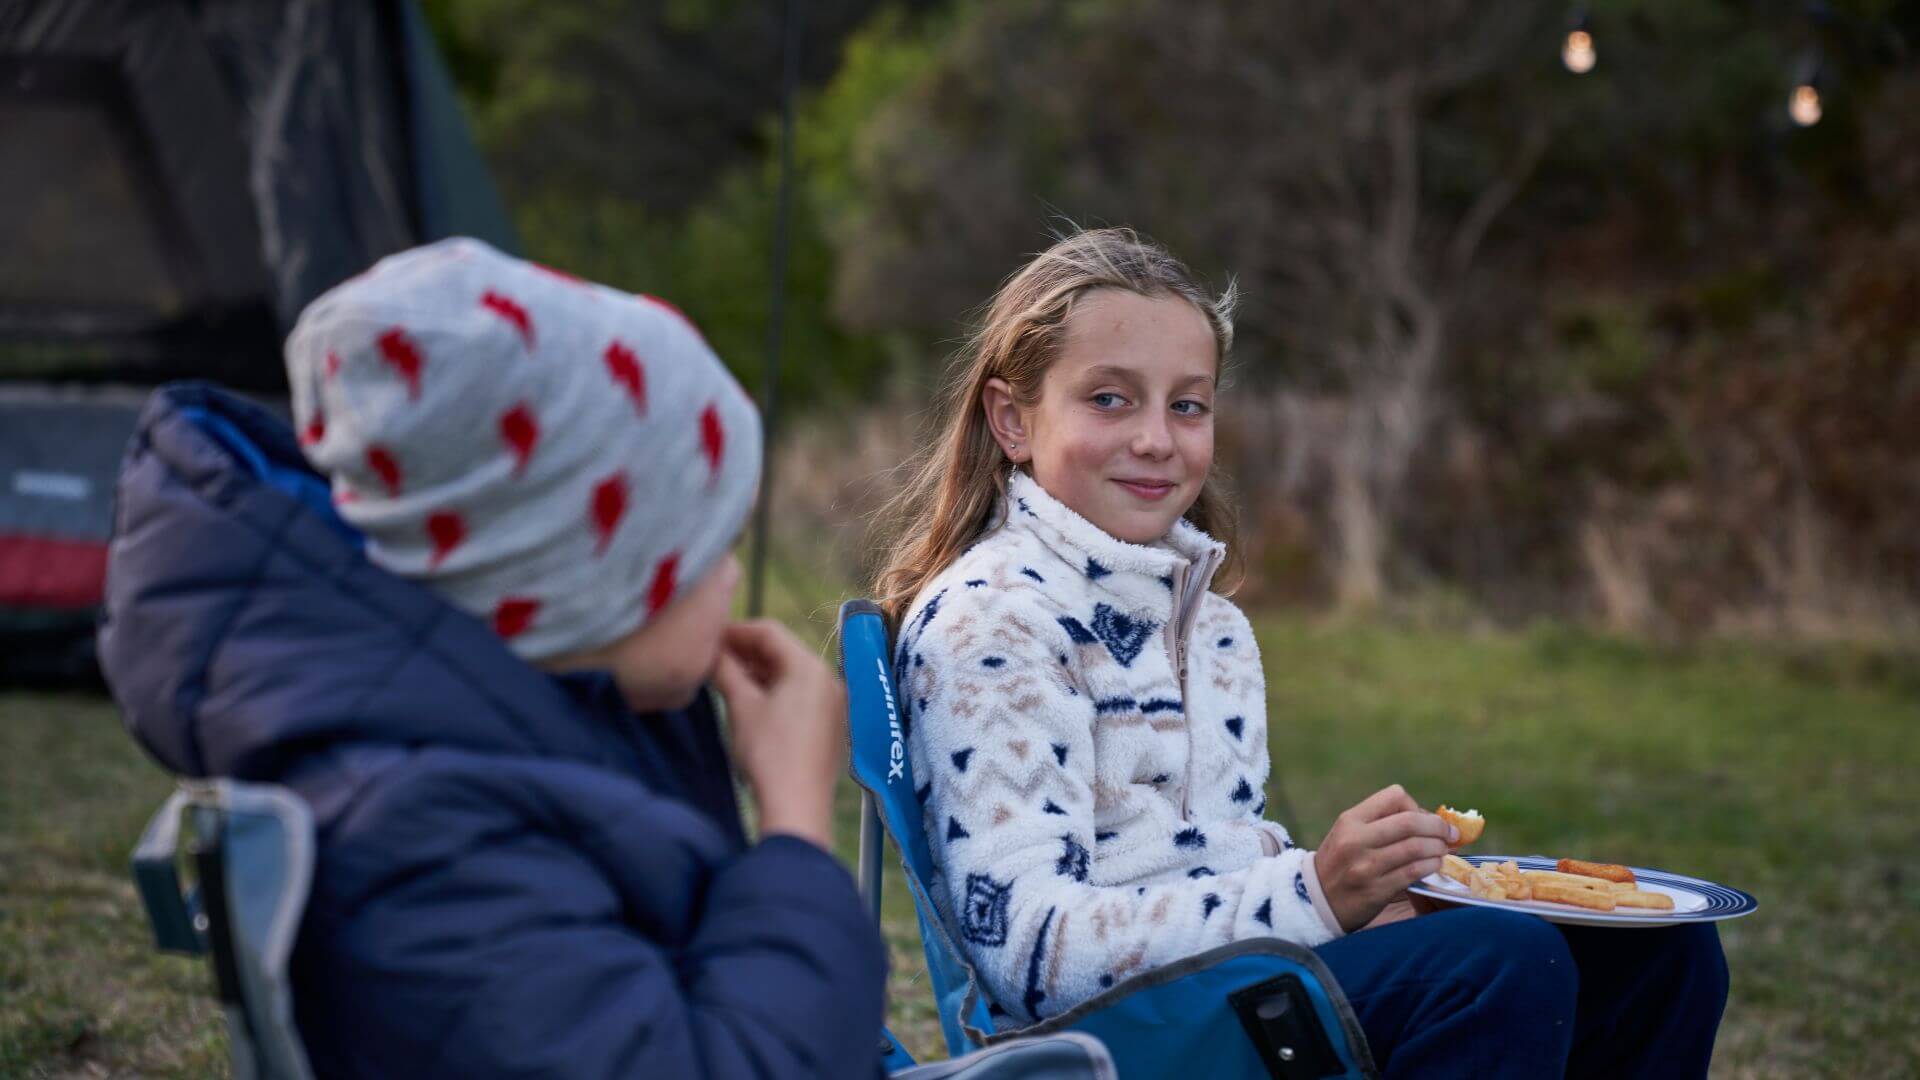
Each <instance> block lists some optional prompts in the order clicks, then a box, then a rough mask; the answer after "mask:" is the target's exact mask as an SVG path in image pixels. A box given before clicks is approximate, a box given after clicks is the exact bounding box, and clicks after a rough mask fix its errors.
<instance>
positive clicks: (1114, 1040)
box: [839, 600, 1377, 1078]
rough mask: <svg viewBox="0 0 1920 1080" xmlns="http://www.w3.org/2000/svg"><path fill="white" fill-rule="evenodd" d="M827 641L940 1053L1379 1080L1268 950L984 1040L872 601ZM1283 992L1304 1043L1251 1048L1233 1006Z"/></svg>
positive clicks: (986, 1028) (1228, 948)
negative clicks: (1082, 1058) (933, 1010)
mask: <svg viewBox="0 0 1920 1080" xmlns="http://www.w3.org/2000/svg"><path fill="white" fill-rule="evenodd" d="M839 641H840V662H841V669H842V674H843V675H844V676H845V678H846V682H847V708H848V725H847V726H848V739H849V742H850V744H851V745H850V753H849V763H850V770H851V772H852V774H853V779H854V781H855V782H856V783H857V784H859V785H860V787H861V788H862V789H864V791H865V792H866V798H865V801H864V806H865V810H864V813H866V814H868V815H871V816H872V817H873V818H875V819H877V820H878V822H879V824H880V825H881V826H882V827H883V828H884V829H885V831H886V832H887V834H888V835H889V836H891V837H892V839H893V841H894V844H895V846H896V848H897V849H898V850H899V852H900V856H901V867H902V870H903V871H904V873H905V876H906V884H907V888H908V891H909V893H910V894H911V895H912V897H913V902H914V909H915V914H916V915H917V917H918V919H919V923H920V937H921V943H922V945H923V947H924V948H925V951H926V959H927V971H928V974H929V976H930V979H931V981H932V984H933V992H934V997H935V999H936V1006H937V1008H938V1011H939V1015H940V1025H941V1030H942V1032H943V1033H944V1034H945V1036H946V1040H947V1048H948V1051H949V1052H950V1053H951V1054H953V1055H954V1056H955V1057H956V1058H957V1057H959V1056H960V1055H962V1054H966V1053H968V1052H971V1051H975V1050H978V1049H980V1048H982V1047H989V1046H995V1045H1000V1044H1003V1043H1005V1042H1007V1041H1008V1040H1011V1039H1014V1038H1019V1037H1034V1036H1041V1035H1050V1034H1058V1033H1062V1032H1067V1031H1074V1032H1080V1033H1084V1034H1090V1035H1093V1036H1095V1037H1097V1038H1099V1039H1100V1040H1101V1041H1102V1042H1104V1043H1105V1045H1106V1046H1107V1047H1108V1049H1109V1050H1110V1051H1111V1052H1112V1054H1113V1057H1114V1060H1115V1061H1116V1062H1117V1063H1118V1066H1119V1069H1120V1071H1121V1072H1123V1073H1126V1074H1127V1075H1177V1074H1179V1073H1181V1072H1193V1071H1196V1070H1198V1071H1199V1072H1201V1073H1204V1075H1207V1076H1244V1077H1288V1078H1291V1077H1294V1076H1312V1075H1332V1076H1345V1077H1371V1076H1375V1075H1377V1072H1376V1070H1375V1067H1374V1063H1373V1059H1372V1056H1371V1054H1370V1053H1369V1051H1368V1048H1367V1043H1366V1037H1365V1035H1364V1033H1363V1032H1362V1031H1361V1029H1360V1024H1359V1021H1358V1020H1357V1019H1356V1018H1355V1016H1354V1013H1353V1009H1352V1008H1351V1006H1349V1005H1348V1003H1347V1000H1346V996H1345V994H1344V993H1342V992H1341V990H1340V987H1339V984H1338V983H1337V982H1336V981H1335V980H1334V979H1333V977H1332V975H1331V974H1330V973H1329V972H1328V971H1327V969H1326V966H1325V965H1324V964H1323V963H1322V962H1321V961H1320V958H1319V957H1318V956H1317V955H1315V954H1314V953H1313V951H1312V950H1310V949H1307V948H1304V947H1302V946H1299V945H1296V944H1293V943H1291V942H1286V941H1281V940H1278V939H1272V940H1263V941H1241V942H1235V943H1232V944H1229V945H1225V946H1222V947H1220V948H1216V949H1211V950H1208V951H1207V952H1204V953H1200V954H1198V955H1196V956H1193V957H1190V958H1188V959H1187V960H1185V961H1182V962H1180V963H1177V964H1170V965H1167V966H1165V967H1162V968H1158V969H1155V970H1153V971H1148V972H1144V973H1142V974H1140V975H1137V976H1135V977H1133V978H1131V979H1128V980H1126V981H1124V982H1122V983H1119V984H1117V985H1115V986H1114V987H1112V988H1111V989H1108V990H1106V991H1104V992H1102V993H1101V994H1100V995H1099V996H1097V997H1095V998H1093V999H1091V1000H1089V1001H1086V1002H1083V1003H1081V1004H1080V1005H1079V1006H1076V1007H1075V1008H1073V1009H1070V1010H1068V1011H1067V1012H1065V1013H1062V1014H1060V1015H1059V1016H1055V1017H1051V1018H1048V1019H1047V1020H1045V1021H1044V1022H1042V1023H1039V1024H1034V1025H1030V1026H1028V1027H1025V1028H1019V1029H1011V1030H1004V1031H1003V1030H996V1028H995V1026H994V1023H993V1017H992V1016H991V1014H990V1009H989V1002H988V1001H987V999H986V995H985V993H984V992H983V991H982V990H981V988H980V985H979V981H978V979H977V977H976V976H975V973H974V972H973V970H972V968H971V967H970V966H969V965H968V964H967V962H966V960H965V957H964V955H963V954H962V953H961V951H960V950H959V948H958V946H957V945H956V941H955V938H954V936H953V934H952V933H951V932H950V931H949V928H948V927H947V925H946V922H945V920H944V918H943V917H942V915H941V913H940V909H939V908H938V906H937V905H936V904H935V903H934V902H933V899H932V895H933V894H932V892H931V891H930V885H931V883H932V881H933V878H934V867H933V856H932V851H931V849H930V848H929V846H928V843H927V838H926V833H925V830H924V828H923V826H922V821H921V815H920V797H919V795H918V794H917V790H918V789H917V788H916V786H915V783H914V777H913V765H912V762H911V761H910V760H909V758H908V755H907V751H906V738H907V732H906V730H905V728H904V727H903V725H902V723H901V719H900V709H899V706H898V699H897V697H896V695H895V688H894V684H893V676H892V671H891V669H890V667H889V666H888V659H889V656H890V655H891V650H890V648H889V637H888V630H887V626H886V620H885V617H884V615H883V614H882V612H881V610H880V608H879V606H878V605H876V604H874V603H873V602H872V601H870V600H850V601H848V602H846V603H845V604H843V605H842V606H841V608H840V618H839ZM878 831H879V830H877V829H873V828H869V827H863V829H862V836H863V838H869V837H874V838H876V839H877V833H878ZM880 861H881V859H880V852H879V845H878V843H877V842H874V843H870V844H863V847H862V851H861V853H860V863H861V865H860V879H861V884H862V887H863V888H865V889H867V890H869V892H868V895H869V897H870V898H871V897H876V896H877V895H878V889H879V884H880V876H881V873H880ZM1282 982H1286V983H1287V984H1288V985H1289V986H1291V987H1294V988H1296V990H1295V991H1293V992H1294V993H1295V994H1296V995H1297V996H1293V997H1288V998H1286V999H1285V1000H1287V1001H1297V1002H1298V1003H1299V1004H1300V1006H1302V1008H1300V1009H1298V1010H1296V1011H1297V1012H1299V1013H1301V1014H1302V1015H1298V1016H1295V1017H1293V1018H1291V1019H1292V1020H1293V1021H1294V1022H1296V1023H1297V1024H1298V1025H1303V1026H1296V1027H1293V1028H1286V1029H1285V1030H1289V1031H1292V1032H1294V1033H1295V1034H1296V1035H1299V1036H1303V1038H1302V1039H1299V1040H1296V1041H1300V1042H1302V1045H1300V1046H1297V1047H1296V1046H1293V1045H1286V1046H1284V1048H1282V1046H1281V1045H1279V1044H1277V1043H1276V1044H1273V1045H1271V1046H1268V1047H1265V1048H1263V1047H1262V1046H1260V1045H1257V1044H1256V1038H1259V1036H1256V1035H1255V1034H1254V1033H1253V1032H1252V1030H1251V1028H1252V1027H1253V1026H1254V1023H1255V1022H1254V1021H1253V1020H1251V1019H1244V1018H1243V1015H1242V1010H1239V1009H1236V1007H1235V1006H1234V1005H1233V1004H1232V999H1233V997H1234V995H1236V994H1245V993H1255V992H1258V991H1259V990H1260V989H1261V988H1263V987H1270V986H1277V985H1279V984H1280V983H1282ZM1276 1000H1278V999H1276ZM1274 1011H1276V1010H1275V1009H1274V1008H1273V1007H1269V1012H1274ZM1248 1015H1252V1014H1251V1013H1249V1014H1248ZM1259 1015H1261V1016H1266V1015H1268V1013H1264V1012H1263V1013H1260V1014H1259ZM1270 1030H1282V1029H1280V1028H1275V1029H1270ZM1269 1041H1270V1040H1269ZM1307 1042H1311V1043H1313V1044H1314V1047H1317V1048H1318V1049H1319V1050H1321V1051H1322V1053H1321V1054H1319V1055H1315V1054H1313V1053H1310V1052H1309V1051H1310V1050H1311V1049H1313V1047H1309V1046H1307V1045H1305V1043H1307ZM1316 1058H1318V1060H1321V1061H1324V1062H1325V1071H1318V1072H1316V1071H1311V1069H1312V1067H1313V1063H1314V1062H1315V1060H1316Z"/></svg>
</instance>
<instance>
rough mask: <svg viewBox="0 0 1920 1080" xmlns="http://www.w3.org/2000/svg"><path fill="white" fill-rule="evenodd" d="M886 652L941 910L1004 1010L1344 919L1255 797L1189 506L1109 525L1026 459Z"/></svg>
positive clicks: (1254, 691) (1240, 708)
mask: <svg viewBox="0 0 1920 1080" xmlns="http://www.w3.org/2000/svg"><path fill="white" fill-rule="evenodd" d="M1008 491H1009V498H1008V505H1007V506H1006V507H1005V508H1004V510H1003V513H1002V515H1001V518H1002V520H1001V523H1000V524H999V525H998V527H996V528H995V529H993V530H991V531H990V532H989V533H988V535H987V536H986V537H985V538H984V539H982V540H980V541H979V542H978V543H976V544H975V545H974V546H973V547H972V548H970V549H968V551H967V552H966V553H965V554H964V555H962V556H961V557H960V558H959V559H958V560H957V561H956V562H955V563H954V564H953V565H952V566H951V567H949V568H947V570H945V571H944V572H943V573H941V574H940V575H938V576H937V577H935V578H934V579H933V580H932V581H931V582H929V583H928V584H927V586H926V587H925V588H924V589H923V590H922V591H921V593H920V595H919V596H918V597H917V598H916V599H915V601H914V603H913V606H912V607H911V608H910V609H909V610H908V613H907V616H906V618H905V619H904V620H903V624H902V628H901V631H900V634H899V646H898V649H897V651H896V653H895V667H896V671H895V674H896V677H897V682H898V685H899V686H901V687H902V688H903V696H904V697H905V698H906V706H907V709H906V715H907V723H908V734H907V742H908V750H909V753H910V754H911V755H912V762H913V770H914V776H915V778H916V780H917V782H918V783H919V784H920V789H919V792H918V794H919V796H920V802H921V806H922V808H923V812H924V815H925V819H924V820H925V826H926V830H927V837H928V840H929V841H930V844H931V847H932V850H933V857H934V863H935V865H936V880H935V882H934V883H933V885H932V886H931V889H932V891H933V893H934V894H935V896H936V897H937V898H938V899H939V900H940V901H942V902H944V903H945V904H946V905H947V910H946V911H945V912H944V914H945V915H946V917H947V921H948V925H950V926H952V927H955V928H956V929H957V930H958V931H959V934H960V939H961V942H962V948H963V949H964V950H965V951H966V953H967V956H968V959H969V960H971V962H972V963H973V966H974V968H975V970H976V971H978V972H979V974H980V976H981V978H982V980H983V982H984V988H985V990H986V992H987V995H988V997H989V998H990V999H991V1000H992V1002H993V1003H994V1004H995V1006H997V1009H996V1011H997V1012H1004V1013H1007V1014H1011V1015H1012V1016H1013V1017H1014V1018H1015V1019H1017V1020H1019V1021H1023V1022H1024V1021H1032V1020H1038V1019H1041V1018H1044V1017H1046V1016H1052V1015H1056V1014H1058V1013H1060V1012H1062V1011H1064V1010H1066V1009H1068V1008H1071V1007H1072V1006H1074V1005H1076V1004H1078V1003H1079V1002H1081V1001H1084V1000H1086V999H1087V998H1089V997H1092V996H1093V995H1095V994H1097V993H1099V992H1100V991H1101V990H1102V989H1104V988H1106V987H1108V986H1111V985H1113V984H1114V983H1115V982H1116V981H1119V980H1122V979H1125V978H1127V977H1129V976H1131V975H1134V974H1136V973H1138V972H1140V971H1143V970H1146V969H1149V968H1154V967H1159V966H1161V965H1163V964H1167V963H1170V962H1173V961H1175V960H1180V959H1183V958H1185V957H1188V956H1191V955H1193V954H1195V953H1198V952H1201V951H1204V950H1206V949H1208V948H1211V947H1213V946H1216V945H1221V944H1225V943H1226V942H1229V941H1236V940H1240V939H1243V938H1254V937H1281V938H1285V939H1287V940H1290V941H1295V942H1298V943H1300V944H1303V945H1309V946H1311V945H1317V944H1320V943H1321V942H1324V941H1327V940H1329V939H1330V938H1332V937H1334V936H1337V934H1338V933H1339V928H1338V924H1337V923H1336V922H1335V921H1334V919H1333V917H1332V915H1331V913H1330V911H1329V910H1328V909H1327V907H1326V904H1325V900H1324V898H1323V897H1322V896H1321V895H1320V891H1319V881H1318V879H1317V877H1316V876H1315V874H1314V870H1313V860H1312V858H1311V853H1309V852H1307V851H1305V850H1303V849H1301V848H1297V847H1295V846H1293V844H1292V842H1291V841H1290V840H1289V839H1288V837H1287V831H1286V830H1285V829H1284V828H1282V827H1281V826H1279V825H1278V824H1275V823H1273V822H1270V821H1265V820H1263V819H1262V817H1261V814H1262V813H1263V812H1264V811H1265V809H1266V797H1265V795H1264V794H1263V789H1264V786H1265V783H1266V779H1267V725H1266V680H1265V679H1264V677H1263V676H1262V674H1261V670H1260V653H1259V650H1258V648H1257V647H1256V646H1255V645H1254V640H1253V631H1252V628H1251V627H1250V626H1249V625H1248V623H1247V620H1246V617H1245V616H1244V615H1242V614H1241V613H1240V610H1239V609H1238V608H1236V607H1234V606H1233V604H1232V603H1230V602H1229V601H1227V600H1226V599H1225V598H1223V597H1221V596H1219V595H1217V594H1215V593H1212V592H1210V591H1208V586H1209V584H1210V583H1211V581H1212V578H1213V574H1214V571H1215V570H1217V569H1218V568H1219V565H1220V562H1221V560H1222V558H1223V557H1224V554H1225V549H1224V547H1223V546H1222V545H1221V544H1219V543H1218V542H1216V541H1214V540H1213V539H1212V538H1210V537H1208V536H1207V535H1206V534H1205V533H1203V532H1201V531H1200V530H1198V529H1196V528H1194V527H1193V526H1191V525H1190V524H1188V523H1187V522H1185V521H1181V522H1178V523H1177V524H1176V525H1175V526H1174V528H1173V530H1172V531H1171V532H1169V533H1168V534H1167V536H1166V537H1165V538H1163V539H1162V540H1161V541H1159V542H1157V543H1155V544H1152V545H1138V544H1130V543H1126V542H1124V541H1121V540H1118V539H1116V538H1114V537H1112V536H1110V535H1108V534H1107V533H1105V532H1103V531H1102V530H1100V529H1099V528H1098V527H1096V526H1094V525H1093V524H1092V523H1090V522H1088V521H1087V520H1086V519H1085V518H1082V517H1080V516H1079V515H1078V514H1076V513H1074V512H1073V511H1072V510H1069V509H1068V508H1067V507H1066V506H1065V505H1063V504H1062V503H1060V502H1059V501H1058V500H1056V499H1054V498H1053V497H1052V496H1050V495H1048V494H1047V493H1046V491H1045V490H1043V489H1042V488H1041V487H1040V486H1039V484H1037V483H1036V482H1034V480H1033V479H1032V478H1031V477H1029V476H1027V475H1026V474H1025V473H1021V472H1015V473H1014V474H1013V476H1012V478H1011V480H1010V481H1009V484H1008Z"/></svg>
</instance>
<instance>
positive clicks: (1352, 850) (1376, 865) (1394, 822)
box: [1313, 784, 1457, 931]
mask: <svg viewBox="0 0 1920 1080" xmlns="http://www.w3.org/2000/svg"><path fill="white" fill-rule="evenodd" d="M1455 835H1457V834H1456V833H1455V832H1454V829H1453V826H1451V825H1448V824H1447V823H1446V822H1444V821H1442V820H1440V816H1439V815H1438V814H1432V813H1428V812H1427V811H1425V810H1422V809H1421V808H1420V804H1419V803H1416V802H1414V801H1413V797H1412V796H1411V795H1408V794H1407V792H1406V789H1405V788H1402V787H1401V786H1400V785H1399V784H1395V785H1393V786H1392V787H1388V788H1382V789H1381V790H1379V791H1376V792H1374V793H1373V794H1372V795H1369V796H1367V797H1366V798H1365V799H1363V800H1361V801H1360V803H1359V804H1358V805H1356V806H1354V807H1353V808H1352V809H1350V810H1348V811H1347V812H1346V813H1344V814H1341V815H1340V816H1339V817H1338V818H1335V819H1334V822H1333V828H1332V829H1330V830H1328V832H1327V839H1326V842H1325V843H1323V844H1321V845H1320V849H1319V850H1318V851H1316V852H1314V856H1313V864H1314V869H1315V871H1316V872H1317V873H1318V874H1319V875H1320V891H1321V892H1323V893H1325V894H1326V897H1327V906H1328V907H1330V908H1332V909H1333V915H1334V918H1336V919H1338V920H1340V925H1341V927H1342V928H1343V929H1346V930H1348V931H1352V930H1355V929H1358V928H1359V927H1362V926H1365V925H1366V924H1367V922H1368V921H1369V920H1371V919H1372V918H1373V917H1374V916H1375V915H1378V914H1379V913H1380V909H1381V908H1383V907H1385V906H1386V905H1387V903H1388V901H1390V900H1392V899H1394V897H1396V896H1398V895H1399V894H1400V892H1401V891H1402V890H1404V889H1405V888H1406V887H1407V886H1409V885H1411V884H1413V883H1414V882H1416V881H1419V880H1420V879H1421V878H1423V877H1426V876H1427V875H1428V874H1433V873H1438V872H1439V870H1440V860H1441V857H1442V856H1444V855H1445V854H1446V853H1447V843H1448V841H1449V840H1451V839H1452V838H1453V836H1455Z"/></svg>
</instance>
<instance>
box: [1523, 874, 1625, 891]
mask: <svg viewBox="0 0 1920 1080" xmlns="http://www.w3.org/2000/svg"><path fill="white" fill-rule="evenodd" d="M1520 873H1521V874H1522V875H1524V876H1525V877H1526V878H1527V879H1528V880H1529V881H1552V882H1557V883H1559V884H1561V885H1573V886H1577V887H1579V888H1582V889H1594V890H1597V891H1599V892H1612V891H1613V882H1611V881H1607V880H1605V879H1603V878H1595V877H1586V876H1584V875H1581V874H1563V873H1561V872H1560V871H1558V870H1522V871H1521V872H1520Z"/></svg>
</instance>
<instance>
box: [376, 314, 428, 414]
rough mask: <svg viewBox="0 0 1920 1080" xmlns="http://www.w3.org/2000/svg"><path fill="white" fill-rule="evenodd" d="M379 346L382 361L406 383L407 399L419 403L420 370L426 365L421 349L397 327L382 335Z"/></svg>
mask: <svg viewBox="0 0 1920 1080" xmlns="http://www.w3.org/2000/svg"><path fill="white" fill-rule="evenodd" d="M378 344H379V346H380V359H382V360H384V361H386V362H387V366H388V367H391V368H393V370H394V371H395V372H397V373H399V375H400V378H401V379H403V380H405V381H406V384H407V399H408V400H409V401H419V400H420V369H421V367H423V366H424V365H425V361H424V360H423V359H422V358H421V356H420V349H419V347H418V346H416V345H415V344H414V343H413V339H412V338H410V337H408V336H407V332H406V331H405V330H402V329H400V328H399V327H397V326H396V327H394V328H393V329H391V330H389V331H387V332H386V333H384V334H381V335H380V338H379V341H378Z"/></svg>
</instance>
